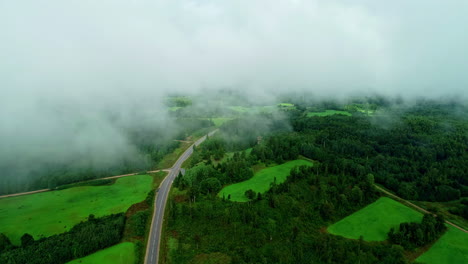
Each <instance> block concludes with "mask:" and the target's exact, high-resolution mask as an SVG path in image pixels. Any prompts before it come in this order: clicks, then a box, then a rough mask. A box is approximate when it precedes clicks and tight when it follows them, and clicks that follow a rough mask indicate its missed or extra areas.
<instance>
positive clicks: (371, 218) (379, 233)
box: [328, 197, 423, 241]
mask: <svg viewBox="0 0 468 264" xmlns="http://www.w3.org/2000/svg"><path fill="white" fill-rule="evenodd" d="M422 217H423V215H422V214H421V213H419V212H417V211H415V210H413V209H411V208H409V207H406V206H405V205H402V204H400V203H399V202H397V201H395V200H392V199H390V198H387V197H381V198H379V199H378V200H377V201H375V202H374V203H372V204H370V205H368V206H366V207H364V208H363V209H361V210H359V211H357V212H355V213H353V214H351V215H349V216H347V217H345V218H343V219H342V220H340V221H338V222H336V223H335V224H333V225H331V226H330V227H328V232H330V233H331V234H334V235H339V236H343V237H346V238H353V239H359V237H360V236H363V239H364V240H365V241H384V240H386V239H387V233H388V231H390V228H392V227H395V228H396V227H398V225H399V224H400V223H402V222H418V223H419V222H421V220H422Z"/></svg>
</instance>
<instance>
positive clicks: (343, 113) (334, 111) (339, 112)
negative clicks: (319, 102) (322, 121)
mask: <svg viewBox="0 0 468 264" xmlns="http://www.w3.org/2000/svg"><path fill="white" fill-rule="evenodd" d="M331 115H346V116H351V113H350V112H347V111H339V110H325V111H323V112H309V113H307V117H311V116H331Z"/></svg>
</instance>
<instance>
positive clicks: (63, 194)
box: [0, 173, 163, 245]
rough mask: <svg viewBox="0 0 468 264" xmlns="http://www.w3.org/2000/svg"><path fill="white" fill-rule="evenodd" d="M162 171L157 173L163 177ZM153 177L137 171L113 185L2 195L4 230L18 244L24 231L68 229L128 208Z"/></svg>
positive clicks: (43, 234)
mask: <svg viewBox="0 0 468 264" xmlns="http://www.w3.org/2000/svg"><path fill="white" fill-rule="evenodd" d="M162 176H163V175H162V173H161V174H158V176H156V177H162ZM152 183H153V177H152V176H149V175H136V176H129V177H123V178H119V179H117V180H116V181H115V183H114V184H112V185H103V186H81V187H74V188H68V189H65V190H60V191H50V192H43V193H37V194H31V195H25V196H18V197H9V198H3V199H0V214H1V215H2V216H3V217H1V218H0V233H4V234H5V235H7V236H8V237H9V238H10V239H11V241H12V243H14V244H16V245H18V244H19V243H20V237H21V236H22V235H23V234H24V233H29V234H31V235H32V236H33V237H34V238H35V239H39V238H41V237H47V236H50V235H54V234H59V233H62V232H65V231H68V230H69V229H70V228H71V227H73V226H74V225H76V224H77V223H79V222H80V221H83V220H86V218H87V217H88V216H89V215H90V214H94V215H95V216H96V217H100V216H104V215H108V214H113V213H119V212H125V211H126V210H127V209H128V208H129V207H130V206H131V205H132V204H135V203H138V202H141V201H143V200H144V199H145V197H146V195H147V193H148V192H149V191H150V190H151V188H152V185H153V184H152Z"/></svg>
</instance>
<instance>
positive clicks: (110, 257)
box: [67, 242, 135, 264]
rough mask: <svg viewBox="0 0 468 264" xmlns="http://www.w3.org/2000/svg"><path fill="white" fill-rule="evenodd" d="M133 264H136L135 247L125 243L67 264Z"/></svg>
mask: <svg viewBox="0 0 468 264" xmlns="http://www.w3.org/2000/svg"><path fill="white" fill-rule="evenodd" d="M95 263H100V264H132V263H135V245H134V244H133V243H131V242H124V243H120V244H117V245H115V246H112V247H108V248H106V249H103V250H99V251H97V252H95V253H93V254H91V255H88V256H86V257H84V258H80V259H75V260H73V261H70V262H68V263H67V264H95Z"/></svg>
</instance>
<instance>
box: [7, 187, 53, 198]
mask: <svg viewBox="0 0 468 264" xmlns="http://www.w3.org/2000/svg"><path fill="white" fill-rule="evenodd" d="M47 191H50V189H42V190H37V191H31V192H22V193H12V194H6V195H0V199H1V198H6V197H15V196H21V195H26V194H33V193H41V192H47Z"/></svg>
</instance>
